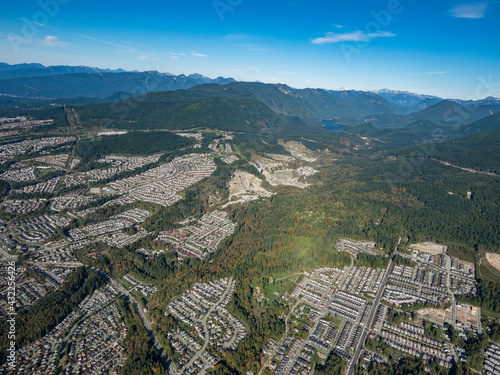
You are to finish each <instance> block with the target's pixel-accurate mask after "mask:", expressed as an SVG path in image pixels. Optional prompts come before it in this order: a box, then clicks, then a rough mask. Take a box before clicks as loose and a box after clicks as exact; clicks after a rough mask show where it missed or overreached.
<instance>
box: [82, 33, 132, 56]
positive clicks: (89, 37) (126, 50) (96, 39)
mask: <svg viewBox="0 0 500 375" xmlns="http://www.w3.org/2000/svg"><path fill="white" fill-rule="evenodd" d="M78 35H80V36H83V37H84V38H87V39H91V40H95V41H97V42H101V43H105V44H109V45H111V46H115V47H118V48H122V49H123V50H124V51H125V52H136V50H135V49H134V48H131V47H127V46H124V45H122V44H118V43H113V42H108V41H107V40H103V39H98V38H94V37H93V36H88V35H85V34H78Z"/></svg>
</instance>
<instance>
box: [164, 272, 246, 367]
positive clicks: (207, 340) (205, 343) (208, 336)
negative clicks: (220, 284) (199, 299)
mask: <svg viewBox="0 0 500 375" xmlns="http://www.w3.org/2000/svg"><path fill="white" fill-rule="evenodd" d="M232 283H233V277H232V276H231V277H230V278H229V280H228V282H227V288H226V290H225V291H224V293H222V295H221V296H220V298H219V300H218V301H217V302H216V303H214V304H213V306H212V307H210V309H209V310H208V312H207V313H206V314H205V316H204V317H203V319H202V320H201V323H202V324H203V329H204V331H205V337H204V340H203V341H204V342H203V346H202V347H201V349H200V350H198V351H197V352H196V354H195V355H194V356H193V358H191V360H190V361H189V362H188V363H187V364H185V365H184V366H183V368H185V369H188V368H190V367H191V366H192V365H193V363H194V361H195V360H196V358H198V357H201V355H202V354H203V352H204V351H205V349H206V348H207V346H208V342H209V341H210V331H209V330H208V329H207V319H208V317H209V316H210V314H212V313H213V312H214V311H215V309H216V308H217V306H219V305H220V303H221V302H222V301H224V299H225V298H226V297H227V294H228V293H229V290H230V289H231V285H232ZM235 334H236V333H235ZM169 371H170V372H172V373H173V374H178V372H177V371H176V369H175V367H174V366H173V363H171V366H170V367H169Z"/></svg>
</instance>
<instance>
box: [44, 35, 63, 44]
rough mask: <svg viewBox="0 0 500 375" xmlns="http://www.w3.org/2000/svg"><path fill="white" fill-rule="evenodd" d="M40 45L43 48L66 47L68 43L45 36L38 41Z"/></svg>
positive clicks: (55, 37)
mask: <svg viewBox="0 0 500 375" xmlns="http://www.w3.org/2000/svg"><path fill="white" fill-rule="evenodd" d="M40 45H42V46H45V47H67V46H68V43H66V42H63V41H61V40H59V38H58V37H57V36H54V35H45V36H44V38H43V39H42V40H41V41H40Z"/></svg>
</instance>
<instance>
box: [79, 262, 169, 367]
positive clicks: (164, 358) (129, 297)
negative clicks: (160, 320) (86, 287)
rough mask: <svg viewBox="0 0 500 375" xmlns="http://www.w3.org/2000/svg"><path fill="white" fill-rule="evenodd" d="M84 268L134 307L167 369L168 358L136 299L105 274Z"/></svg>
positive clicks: (95, 269) (98, 270)
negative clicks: (108, 284)
mask: <svg viewBox="0 0 500 375" xmlns="http://www.w3.org/2000/svg"><path fill="white" fill-rule="evenodd" d="M86 267H87V268H91V269H93V270H94V271H97V272H99V273H100V274H101V275H102V276H104V277H105V278H106V279H107V280H108V281H109V282H110V283H111V285H113V286H114V287H115V288H116V289H117V290H118V291H119V292H120V293H121V294H122V295H123V296H125V298H126V299H127V300H128V301H129V302H130V303H131V304H132V306H134V308H135V311H136V312H137V314H138V315H139V318H141V321H142V324H143V325H144V328H145V329H146V331H147V333H148V335H149V337H150V338H151V340H152V341H153V345H154V346H155V348H156V350H158V353H159V354H160V358H161V360H162V362H163V364H164V365H165V368H168V357H167V356H166V355H165V351H164V350H163V346H161V344H160V341H159V340H158V338H157V337H156V335H155V333H154V331H153V327H151V323H150V322H149V320H148V318H147V317H146V315H145V314H144V311H143V310H142V309H141V306H140V305H139V303H137V301H136V299H135V298H134V297H132V295H131V294H130V293H129V292H128V291H127V290H126V289H125V288H124V287H123V286H122V285H121V284H119V283H117V282H116V281H115V280H113V279H112V278H111V277H110V276H109V275H108V274H107V273H106V272H104V271H102V270H100V269H98V268H95V267H92V266H86Z"/></svg>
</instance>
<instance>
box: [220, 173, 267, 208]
mask: <svg viewBox="0 0 500 375" xmlns="http://www.w3.org/2000/svg"><path fill="white" fill-rule="evenodd" d="M228 190H229V202H228V203H227V204H226V205H225V206H224V207H226V206H228V205H231V204H235V203H243V202H249V201H253V200H256V199H259V198H261V197H270V196H271V195H273V194H274V193H271V192H270V191H267V190H266V189H264V188H263V187H262V180H260V179H259V178H257V177H256V176H254V175H253V174H251V173H248V172H243V171H236V172H235V173H234V175H233V177H232V178H231V180H230V181H229V183H228Z"/></svg>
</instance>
